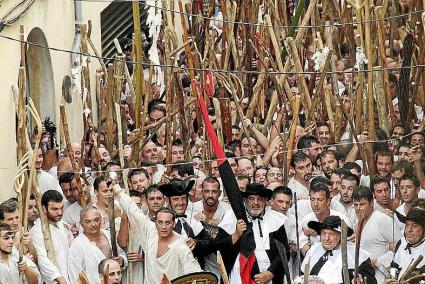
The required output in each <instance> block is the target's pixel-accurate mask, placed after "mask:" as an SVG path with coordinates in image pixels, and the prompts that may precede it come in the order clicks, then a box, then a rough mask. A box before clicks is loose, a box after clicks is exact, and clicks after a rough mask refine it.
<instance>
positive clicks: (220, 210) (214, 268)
mask: <svg viewBox="0 0 425 284" xmlns="http://www.w3.org/2000/svg"><path fill="white" fill-rule="evenodd" d="M231 209H232V207H231V206H230V204H228V203H226V202H222V201H219V202H218V206H217V210H216V211H215V213H214V216H213V219H214V220H222V219H223V217H224V214H226V212H227V211H228V210H231ZM203 211H204V202H203V201H202V200H200V201H197V202H195V203H193V207H192V210H191V212H190V213H189V212H188V211H186V214H187V215H188V216H189V214H191V215H193V216H196V214H197V213H200V212H203ZM204 228H205V230H207V231H208V233H210V235H211V234H214V233H215V232H213V230H217V228H216V227H212V226H210V225H204ZM204 260H205V265H204V268H205V270H206V271H210V272H212V273H214V274H215V275H216V276H217V278H218V279H220V277H221V275H220V270H219V269H218V265H217V254H216V253H211V254H210V255H207V256H206V257H205V258H204Z"/></svg>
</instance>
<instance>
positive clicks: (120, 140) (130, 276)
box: [108, 103, 133, 283]
mask: <svg viewBox="0 0 425 284" xmlns="http://www.w3.org/2000/svg"><path fill="white" fill-rule="evenodd" d="M115 113H116V118H117V126H118V151H119V156H120V168H121V176H122V180H123V183H124V187H125V192H126V193H127V194H128V195H129V194H130V191H129V188H128V180H127V173H126V172H124V167H125V163H124V154H123V152H124V149H123V133H122V127H121V107H120V104H118V103H115ZM108 201H109V200H108ZM108 212H109V211H108ZM127 230H128V231H129V232H130V224H128V227H127ZM111 241H112V240H111ZM132 246H133V237H132V235H131V234H128V240H127V247H128V248H131V247H132ZM127 281H128V283H133V263H131V262H129V263H128V271H127Z"/></svg>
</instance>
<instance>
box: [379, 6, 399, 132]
mask: <svg viewBox="0 0 425 284" xmlns="http://www.w3.org/2000/svg"><path fill="white" fill-rule="evenodd" d="M386 3H388V2H386ZM385 11H386V9H385V10H384V8H383V7H377V8H376V9H375V19H377V22H376V29H377V32H376V34H377V45H378V54H379V55H380V57H379V58H381V60H379V61H378V62H379V64H380V65H381V66H385V67H386V66H387V56H386V48H385V38H384V31H385V29H384V22H383V18H384V15H385ZM382 74H383V76H384V81H383V83H384V90H385V101H386V106H387V108H388V113H389V116H388V119H389V121H388V127H389V128H392V127H393V124H394V123H395V115H394V106H393V103H392V97H391V90H390V85H389V82H388V71H387V70H383V71H382ZM375 90H378V89H376V87H375ZM377 103H378V104H379V101H378V100H377Z"/></svg>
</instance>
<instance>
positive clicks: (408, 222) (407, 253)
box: [391, 207, 425, 279]
mask: <svg viewBox="0 0 425 284" xmlns="http://www.w3.org/2000/svg"><path fill="white" fill-rule="evenodd" d="M396 214H397V216H398V218H399V219H400V220H401V222H403V223H404V224H405V227H404V238H402V239H401V240H400V241H399V242H398V243H397V246H396V251H395V256H394V261H393V262H392V264H391V266H392V267H394V268H396V269H397V272H398V279H400V278H401V276H403V273H404V272H405V271H406V269H407V268H408V267H409V265H410V263H411V262H412V261H414V260H416V259H417V258H418V257H419V256H423V255H425V210H424V209H423V208H419V207H413V208H411V209H410V210H409V212H408V213H407V215H406V216H403V215H401V214H400V213H396ZM416 270H418V271H419V272H421V273H423V272H424V271H425V259H423V260H422V261H421V262H419V263H418V265H417V266H416Z"/></svg>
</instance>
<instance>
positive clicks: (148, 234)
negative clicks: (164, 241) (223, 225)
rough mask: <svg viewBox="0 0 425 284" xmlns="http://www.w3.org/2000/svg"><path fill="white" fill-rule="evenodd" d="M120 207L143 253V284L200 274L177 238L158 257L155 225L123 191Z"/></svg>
mask: <svg viewBox="0 0 425 284" xmlns="http://www.w3.org/2000/svg"><path fill="white" fill-rule="evenodd" d="M119 203H120V205H121V208H122V209H123V211H125V212H126V213H127V216H128V220H129V222H130V224H131V225H132V226H134V228H135V231H136V232H137V233H138V234H139V236H140V238H141V245H142V249H143V251H144V252H145V276H144V278H145V279H144V283H145V284H152V283H159V282H160V281H161V279H162V276H163V274H165V275H166V276H167V278H168V279H170V280H172V279H175V278H177V277H180V276H182V275H186V274H189V273H194V272H199V271H201V267H200V266H199V263H198V262H197V261H196V259H195V258H194V257H193V254H192V252H191V251H190V249H189V247H188V246H187V245H186V243H185V240H184V239H183V238H182V237H180V236H179V237H178V238H177V239H176V240H174V241H173V242H172V243H171V244H170V245H169V246H168V248H169V249H168V251H167V252H166V253H165V254H163V255H162V256H160V257H157V252H158V242H159V237H158V231H157V229H156V227H155V224H154V223H153V222H152V221H151V220H149V219H148V218H147V217H146V216H145V215H144V214H143V211H142V210H141V209H140V208H139V207H138V206H137V205H136V204H135V203H134V202H133V201H132V200H131V198H130V197H129V196H128V195H126V194H125V193H124V192H122V191H121V192H120V193H119Z"/></svg>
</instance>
